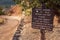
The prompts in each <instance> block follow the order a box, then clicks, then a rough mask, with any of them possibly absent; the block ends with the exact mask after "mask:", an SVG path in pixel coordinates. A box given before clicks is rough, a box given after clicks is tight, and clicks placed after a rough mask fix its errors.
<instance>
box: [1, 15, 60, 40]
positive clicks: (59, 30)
mask: <svg viewBox="0 0 60 40" xmlns="http://www.w3.org/2000/svg"><path fill="white" fill-rule="evenodd" d="M1 17H3V16H1ZM4 18H6V17H4ZM55 19H56V18H55ZM56 24H58V23H57V20H54V25H55V26H54V29H53V31H51V32H46V33H45V34H46V35H45V39H46V40H60V24H58V25H56ZM31 25H32V24H31V16H25V17H24V19H21V20H20V21H19V19H18V20H16V18H15V17H13V16H12V17H8V19H7V21H6V23H5V24H3V25H0V40H41V33H40V29H34V28H32V26H31Z"/></svg>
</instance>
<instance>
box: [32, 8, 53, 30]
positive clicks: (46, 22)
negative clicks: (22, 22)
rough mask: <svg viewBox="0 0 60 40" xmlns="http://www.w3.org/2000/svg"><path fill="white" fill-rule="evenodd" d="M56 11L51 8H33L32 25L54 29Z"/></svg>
mask: <svg viewBox="0 0 60 40" xmlns="http://www.w3.org/2000/svg"><path fill="white" fill-rule="evenodd" d="M53 18H54V13H53V12H52V10H51V9H42V8H33V9H32V27H33V28H36V29H44V30H52V29H53Z"/></svg>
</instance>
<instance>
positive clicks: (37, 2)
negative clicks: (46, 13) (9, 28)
mask: <svg viewBox="0 0 60 40" xmlns="http://www.w3.org/2000/svg"><path fill="white" fill-rule="evenodd" d="M14 1H15V3H17V4H20V5H21V6H22V7H23V9H24V10H26V9H28V8H33V7H40V6H41V5H42V3H44V4H45V6H46V8H51V9H53V10H55V11H56V12H55V13H56V14H57V15H58V16H60V0H14Z"/></svg>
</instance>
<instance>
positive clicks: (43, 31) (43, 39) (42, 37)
mask: <svg viewBox="0 0 60 40" xmlns="http://www.w3.org/2000/svg"><path fill="white" fill-rule="evenodd" d="M40 32H41V40H45V30H41V31H40Z"/></svg>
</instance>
